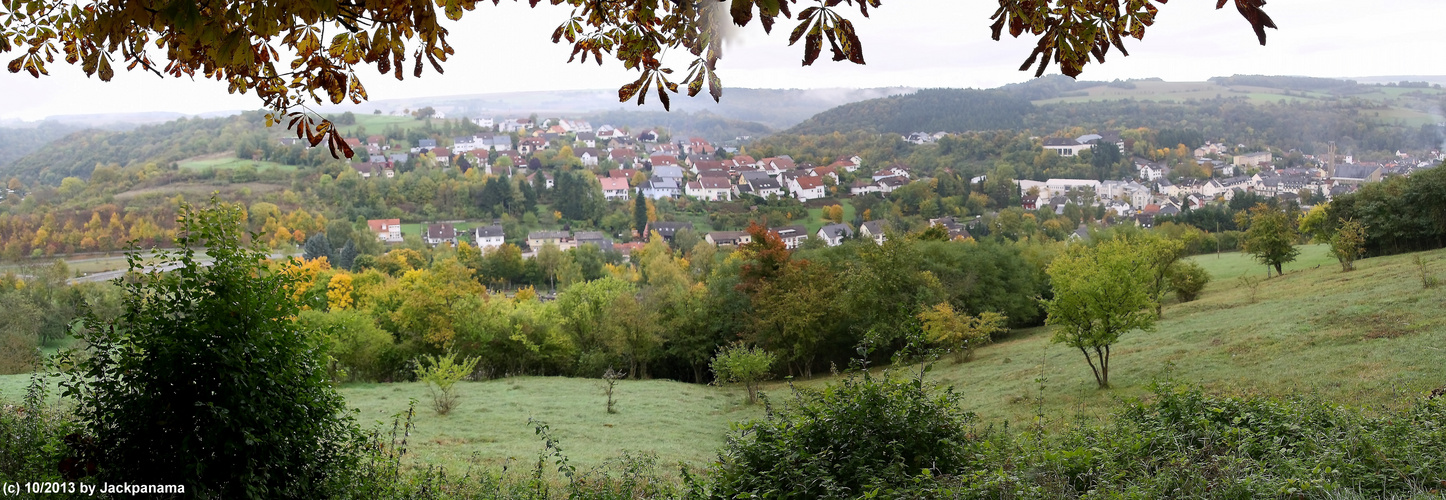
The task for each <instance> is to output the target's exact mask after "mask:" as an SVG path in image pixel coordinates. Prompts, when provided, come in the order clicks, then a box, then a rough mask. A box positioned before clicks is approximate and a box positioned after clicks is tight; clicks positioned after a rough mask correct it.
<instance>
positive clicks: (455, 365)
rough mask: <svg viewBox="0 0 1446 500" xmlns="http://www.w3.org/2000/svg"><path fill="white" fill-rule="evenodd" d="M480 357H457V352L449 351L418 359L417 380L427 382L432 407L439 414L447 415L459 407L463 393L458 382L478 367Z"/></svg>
mask: <svg viewBox="0 0 1446 500" xmlns="http://www.w3.org/2000/svg"><path fill="white" fill-rule="evenodd" d="M477 361H478V358H463V359H461V360H458V359H457V354H456V353H453V352H448V353H446V354H443V355H441V356H423V357H421V358H420V359H418V360H417V368H416V373H417V380H420V381H422V382H424V383H426V384H427V393H428V394H430V395H431V396H432V409H433V410H436V411H437V414H438V415H446V414H447V413H448V412H451V411H452V408H456V407H457V400H458V399H461V397H462V396H461V394H458V392H457V382H460V381H461V380H462V379H463V378H466V377H467V376H468V375H471V374H472V370H475V369H476V368H477Z"/></svg>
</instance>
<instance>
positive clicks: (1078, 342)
mask: <svg viewBox="0 0 1446 500" xmlns="http://www.w3.org/2000/svg"><path fill="white" fill-rule="evenodd" d="M1048 272H1049V278H1050V281H1051V283H1052V284H1053V286H1054V297H1053V298H1051V299H1050V300H1048V301H1045V309H1046V311H1047V312H1048V313H1049V316H1048V318H1047V319H1046V320H1045V322H1046V323H1048V324H1050V325H1054V327H1055V329H1054V338H1053V339H1052V340H1051V341H1052V342H1055V343H1060V344H1065V345H1068V346H1070V347H1073V348H1076V349H1079V351H1080V353H1081V354H1084V356H1085V361H1086V362H1087V363H1089V365H1090V371H1091V372H1093V373H1094V376H1095V382H1097V383H1098V384H1099V386H1100V388H1101V389H1103V388H1107V387H1109V386H1110V347H1111V346H1113V345H1114V344H1115V342H1117V341H1119V339H1120V336H1121V335H1124V334H1125V333H1128V332H1130V331H1133V330H1149V329H1151V328H1153V327H1154V325H1155V315H1154V314H1152V312H1151V311H1150V310H1149V308H1150V307H1151V306H1152V305H1153V303H1152V302H1151V300H1150V294H1149V291H1148V284H1149V282H1150V274H1149V270H1148V268H1147V266H1146V265H1145V263H1144V262H1143V261H1142V260H1141V259H1140V256H1139V255H1138V249H1137V248H1135V246H1134V245H1131V244H1130V242H1129V241H1127V240H1124V239H1113V240H1110V241H1107V242H1104V243H1101V244H1100V245H1099V246H1097V247H1095V248H1087V247H1084V246H1073V247H1071V248H1070V249H1069V251H1067V252H1066V253H1065V254H1063V255H1060V256H1058V257H1056V258H1055V259H1054V262H1052V263H1050V265H1049V269H1048Z"/></svg>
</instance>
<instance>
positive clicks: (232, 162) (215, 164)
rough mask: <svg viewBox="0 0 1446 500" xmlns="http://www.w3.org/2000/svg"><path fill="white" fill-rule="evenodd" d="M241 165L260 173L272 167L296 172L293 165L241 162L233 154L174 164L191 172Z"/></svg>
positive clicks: (197, 158) (191, 159) (195, 158)
mask: <svg viewBox="0 0 1446 500" xmlns="http://www.w3.org/2000/svg"><path fill="white" fill-rule="evenodd" d="M243 165H251V166H253V167H256V170H258V171H260V170H266V169H268V168H273V167H274V168H277V169H281V170H283V171H287V172H294V171H296V166H295V165H282V164H280V163H276V162H270V161H264V160H262V161H256V160H243V159H240V158H237V157H236V154H235V153H216V154H212V155H206V156H197V157H194V158H188V159H185V160H181V161H179V162H176V166H177V167H180V168H183V169H191V170H204V169H207V168H214V169H217V170H224V169H231V168H237V167H240V166H243Z"/></svg>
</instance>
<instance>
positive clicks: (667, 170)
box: [653, 164, 683, 184]
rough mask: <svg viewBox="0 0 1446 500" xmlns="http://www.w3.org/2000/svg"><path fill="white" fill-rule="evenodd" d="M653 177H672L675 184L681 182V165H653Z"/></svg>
mask: <svg viewBox="0 0 1446 500" xmlns="http://www.w3.org/2000/svg"><path fill="white" fill-rule="evenodd" d="M653 177H663V178H667V179H672V180H673V183H675V184H682V183H683V167H679V166H658V165H656V164H655V165H653Z"/></svg>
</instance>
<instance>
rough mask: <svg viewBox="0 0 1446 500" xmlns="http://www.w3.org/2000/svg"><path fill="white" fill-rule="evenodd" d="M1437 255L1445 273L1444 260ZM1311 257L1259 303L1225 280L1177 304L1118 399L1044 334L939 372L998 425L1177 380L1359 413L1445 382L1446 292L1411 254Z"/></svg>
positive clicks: (1098, 409) (1118, 355) (1138, 338)
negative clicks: (1428, 280) (1352, 262)
mask: <svg viewBox="0 0 1446 500" xmlns="http://www.w3.org/2000/svg"><path fill="white" fill-rule="evenodd" d="M1425 255H1426V256H1428V257H1429V259H1430V260H1431V261H1432V262H1433V264H1432V268H1433V269H1435V271H1436V274H1437V275H1443V274H1446V251H1442V250H1438V251H1434V252H1428V253H1426V254H1425ZM1303 256H1304V257H1305V258H1306V260H1305V262H1302V263H1301V264H1298V265H1295V266H1292V267H1293V268H1295V269H1296V270H1294V271H1292V270H1289V268H1288V270H1287V272H1286V275H1285V276H1283V277H1277V278H1272V279H1270V280H1268V281H1266V282H1265V284H1264V285H1262V286H1261V287H1260V290H1259V292H1258V296H1257V301H1256V302H1255V303H1251V302H1250V294H1249V291H1248V289H1245V288H1243V287H1241V286H1240V284H1239V283H1238V282H1237V281H1236V280H1234V279H1228V278H1227V279H1216V280H1215V281H1214V282H1212V283H1211V284H1210V285H1209V286H1208V287H1207V288H1206V291H1205V293H1204V295H1203V296H1202V297H1201V298H1200V299H1199V300H1197V301H1195V302H1190V303H1185V304H1172V305H1168V306H1166V308H1165V311H1164V319H1163V320H1161V321H1160V322H1159V325H1158V326H1157V328H1156V330H1155V331H1154V332H1151V333H1141V332H1133V333H1129V334H1126V335H1125V336H1124V337H1123V338H1122V339H1121V340H1120V342H1119V343H1118V344H1116V345H1115V348H1114V356H1113V358H1112V360H1111V361H1112V366H1111V373H1110V382H1111V384H1112V385H1113V389H1111V390H1108V391H1099V390H1097V389H1095V383H1094V379H1093V376H1092V375H1091V374H1090V371H1089V367H1088V366H1087V365H1085V362H1084V359H1083V355H1082V354H1080V353H1079V352H1078V351H1075V350H1071V349H1069V348H1066V347H1064V346H1061V345H1055V344H1050V343H1049V334H1048V332H1047V331H1046V330H1045V329H1043V328H1040V329H1032V330H1026V331H1020V332H1016V333H1015V334H1014V335H1013V336H1012V337H1011V338H1009V339H1007V340H1004V341H1002V342H999V343H997V344H995V345H993V346H989V347H986V348H984V349H981V350H980V351H979V352H978V354H977V355H976V356H975V359H974V360H973V361H971V362H967V363H962V364H953V363H950V362H945V363H943V364H941V365H939V366H938V367H937V368H936V369H935V371H934V372H932V373H931V376H932V377H934V378H935V379H937V380H939V381H941V382H944V383H946V384H952V385H954V386H955V387H956V388H957V389H958V390H960V391H963V393H964V394H965V395H966V397H967V398H968V400H970V401H971V403H972V404H973V406H974V407H973V408H972V410H974V411H976V412H978V413H979V414H980V416H981V417H984V418H985V419H986V420H998V419H1010V420H1013V421H1015V422H1018V421H1020V420H1022V419H1028V418H1030V417H1031V416H1032V415H1034V414H1035V412H1036V411H1038V408H1039V407H1038V403H1039V401H1038V400H1037V398H1039V397H1040V396H1041V395H1042V396H1043V407H1044V411H1045V413H1046V414H1049V415H1054V416H1063V415H1068V414H1085V415H1099V414H1101V413H1103V412H1104V411H1105V409H1107V408H1108V407H1109V406H1111V403H1112V401H1113V400H1114V399H1115V398H1119V397H1127V396H1139V395H1143V394H1144V392H1145V391H1144V387H1145V385H1147V384H1148V383H1149V382H1150V381H1151V380H1153V379H1156V378H1159V377H1162V376H1166V375H1167V373H1168V374H1169V375H1170V376H1173V377H1175V378H1177V379H1180V380H1184V381H1188V382H1193V383H1199V384H1202V385H1204V386H1206V387H1208V388H1211V389H1215V390H1223V391H1252V392H1264V393H1276V394H1278V393H1284V392H1287V391H1299V392H1313V393H1318V394H1321V395H1323V396H1325V397H1327V398H1330V399H1332V400H1336V401H1340V402H1343V403H1349V404H1358V405H1378V404H1400V403H1401V402H1402V401H1403V400H1405V399H1408V398H1416V397H1420V396H1422V395H1423V391H1429V390H1430V389H1432V388H1435V387H1440V386H1442V385H1446V363H1443V361H1446V291H1443V290H1441V289H1435V290H1425V289H1422V287H1421V281H1420V275H1419V273H1418V272H1417V271H1416V269H1415V268H1414V267H1413V266H1412V265H1411V263H1410V258H1411V257H1410V256H1409V255H1400V256H1393V257H1382V258H1375V259H1367V260H1363V261H1359V262H1358V263H1357V270H1356V271H1355V272H1351V273H1341V272H1340V267H1339V266H1338V265H1336V264H1335V263H1334V261H1330V262H1327V263H1325V264H1324V265H1321V266H1320V267H1319V268H1315V267H1314V265H1312V264H1309V263H1310V262H1311V261H1312V260H1316V261H1320V260H1323V259H1322V258H1321V257H1320V252H1319V250H1316V249H1311V248H1308V249H1307V250H1306V251H1305V252H1303ZM1194 259H1195V260H1197V261H1200V262H1201V263H1202V264H1205V265H1207V266H1208V267H1210V268H1212V270H1213V271H1214V272H1216V273H1217V274H1219V275H1225V276H1229V275H1231V274H1234V275H1237V276H1238V275H1240V274H1244V272H1247V271H1248V272H1255V271H1254V270H1258V269H1259V268H1260V266H1259V265H1258V264H1255V263H1254V262H1253V261H1251V260H1249V258H1248V257H1245V256H1242V255H1240V254H1234V255H1227V256H1224V257H1222V258H1220V259H1216V257H1215V256H1213V255H1210V256H1200V257H1195V258H1194ZM1207 261H1216V262H1207ZM1302 268H1304V269H1302ZM1041 376H1042V377H1043V378H1044V379H1045V382H1044V385H1045V389H1044V390H1043V392H1041V391H1040V390H1039V385H1040V384H1039V383H1038V382H1037V381H1036V380H1037V379H1039V378H1041Z"/></svg>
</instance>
